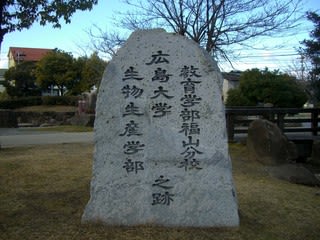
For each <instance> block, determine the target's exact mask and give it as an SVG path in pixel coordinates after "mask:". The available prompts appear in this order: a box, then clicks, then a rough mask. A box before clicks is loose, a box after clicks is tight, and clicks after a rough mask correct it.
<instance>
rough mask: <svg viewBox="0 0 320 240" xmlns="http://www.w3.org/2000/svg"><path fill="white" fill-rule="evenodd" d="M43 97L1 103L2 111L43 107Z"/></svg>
mask: <svg viewBox="0 0 320 240" xmlns="http://www.w3.org/2000/svg"><path fill="white" fill-rule="evenodd" d="M41 104H42V100H41V97H24V98H17V99H11V100H4V101H0V109H16V108H21V107H27V106H36V105H41Z"/></svg>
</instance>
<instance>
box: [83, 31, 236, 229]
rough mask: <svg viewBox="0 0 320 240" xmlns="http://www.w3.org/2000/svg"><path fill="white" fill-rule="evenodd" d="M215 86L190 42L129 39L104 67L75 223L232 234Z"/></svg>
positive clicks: (152, 35)
mask: <svg viewBox="0 0 320 240" xmlns="http://www.w3.org/2000/svg"><path fill="white" fill-rule="evenodd" d="M221 91H222V78H221V74H220V72H219V69H218V67H217V66H216V63H215V62H214V61H213V60H212V59H211V58H210V56H209V55H208V54H207V53H206V52H205V51H203V50H201V48H200V47H199V46H198V45H197V44H196V43H194V42H193V41H191V40H188V39H187V38H185V37H183V36H180V35H177V34H170V33H166V32H165V31H164V30H162V29H155V30H141V31H136V32H134V33H133V34H132V35H131V36H130V38H129V39H128V40H127V42H126V44H125V45H124V46H123V47H122V48H121V49H120V50H119V51H118V52H117V54H116V56H114V58H113V59H112V61H111V62H110V63H109V64H108V66H107V68H106V71H105V73H104V77H103V80H102V82H101V85H100V89H99V93H98V100H97V108H96V120H95V155H94V164H93V177H92V182H91V197H90V200H89V203H88V204H87V206H86V208H85V211H84V214H83V216H82V222H83V223H86V222H92V223H94V222H99V223H104V224H106V225H124V226H133V225H141V224H147V225H160V226H177V227H178V226H179V227H188V226H191V227H236V226H238V225H239V217H238V206H237V199H236V193H235V188H234V185H233V180H232V172H231V170H232V169H231V161H230V158H229V154H228V145H227V136H226V127H225V125H226V123H225V113H224V106H223V103H222V99H221Z"/></svg>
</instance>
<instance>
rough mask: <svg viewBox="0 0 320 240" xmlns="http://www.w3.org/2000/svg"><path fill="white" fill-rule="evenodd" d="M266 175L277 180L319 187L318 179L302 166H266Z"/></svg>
mask: <svg viewBox="0 0 320 240" xmlns="http://www.w3.org/2000/svg"><path fill="white" fill-rule="evenodd" d="M266 169H267V171H268V173H269V174H270V175H271V176H273V177H275V178H278V179H281V180H286V181H288V182H291V183H296V184H303V185H308V186H320V179H317V177H316V176H315V175H314V174H313V173H312V172H311V171H310V170H308V169H307V168H306V167H304V166H303V165H302V164H283V165H280V166H268V167H267V168H266Z"/></svg>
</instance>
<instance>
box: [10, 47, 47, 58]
mask: <svg viewBox="0 0 320 240" xmlns="http://www.w3.org/2000/svg"><path fill="white" fill-rule="evenodd" d="M52 50H53V49H46V48H22V47H10V48H9V53H8V57H9V54H10V52H11V54H12V56H13V59H14V61H15V62H19V61H39V60H40V59H41V58H42V57H43V56H44V55H46V54H47V53H48V52H50V51H52Z"/></svg>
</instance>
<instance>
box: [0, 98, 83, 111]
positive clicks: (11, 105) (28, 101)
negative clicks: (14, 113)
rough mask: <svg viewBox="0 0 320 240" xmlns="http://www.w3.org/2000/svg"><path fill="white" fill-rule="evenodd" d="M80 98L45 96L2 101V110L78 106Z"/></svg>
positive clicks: (0, 106) (0, 107) (0, 102)
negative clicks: (39, 106)
mask: <svg viewBox="0 0 320 240" xmlns="http://www.w3.org/2000/svg"><path fill="white" fill-rule="evenodd" d="M77 104H78V97H76V96H62V97H58V96H54V97H51V96H45V97H40V96H38V97H24V98H17V99H11V100H3V101H0V109H16V108H22V107H28V106H38V105H64V106H77Z"/></svg>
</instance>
